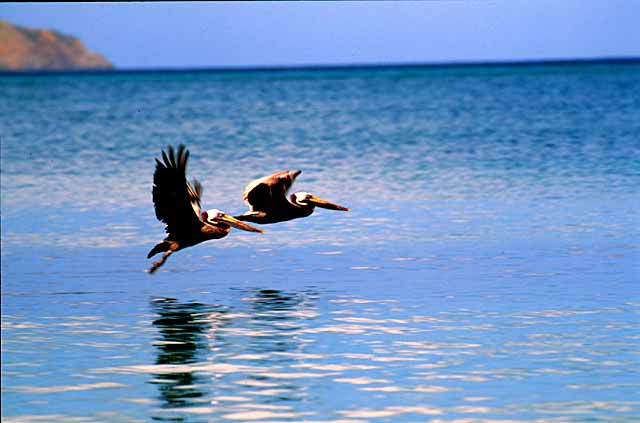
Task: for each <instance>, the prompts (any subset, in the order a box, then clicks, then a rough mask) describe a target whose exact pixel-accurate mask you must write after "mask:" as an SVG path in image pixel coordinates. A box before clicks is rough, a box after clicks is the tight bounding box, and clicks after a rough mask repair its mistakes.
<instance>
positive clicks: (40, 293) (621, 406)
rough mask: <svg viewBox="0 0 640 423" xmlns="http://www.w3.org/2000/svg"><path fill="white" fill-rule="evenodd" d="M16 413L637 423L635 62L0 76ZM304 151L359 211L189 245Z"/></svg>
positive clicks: (5, 343) (9, 343)
mask: <svg viewBox="0 0 640 423" xmlns="http://www.w3.org/2000/svg"><path fill="white" fill-rule="evenodd" d="M0 141H1V153H2V158H1V177H2V420H3V421H6V422H12V423H15V422H50V421H61V422H115V421H117V422H146V421H152V420H154V421H185V422H226V421H228V422H262V423H265V422H292V421H297V422H300V421H306V422H326V423H329V422H331V423H338V422H340V423H347V422H349V423H364V422H436V421H437V422H447V423H449V422H496V421H499V422H503V421H509V422H587V421H588V422H628V421H640V396H639V395H638V392H640V64H637V63H635V64H634V63H630V64H620V65H611V64H584V65H553V66H551V65H546V66H545V65H532V66H511V67H510V66H494V67H481V66H478V67H452V68H388V69H342V70H304V71H303V70H299V71H265V72H259V71H254V72H226V73H213V72H212V73H207V72H192V73H189V72H184V73H180V72H176V73H134V74H131V73H129V74H127V73H115V74H102V75H48V76H0ZM179 143H184V144H186V145H187V146H188V148H189V149H190V150H191V160H190V165H189V173H190V176H192V177H197V178H198V179H200V180H201V181H202V182H203V184H204V189H205V190H204V196H203V203H204V204H203V206H204V208H219V209H222V210H225V211H227V212H229V213H232V214H239V213H241V212H242V211H244V210H245V208H246V207H245V205H244V204H243V202H242V190H243V188H244V186H245V185H246V184H247V183H248V182H249V181H251V180H252V179H254V178H256V177H260V176H263V175H266V174H269V173H271V172H275V171H278V170H283V169H302V171H303V173H302V175H301V176H300V177H299V178H298V181H297V182H296V184H295V185H294V188H293V190H294V191H295V190H303V191H309V192H312V193H314V194H317V195H318V196H320V197H323V198H327V199H329V200H331V201H334V202H336V203H339V204H343V205H346V206H349V207H351V212H349V213H343V212H332V211H328V210H318V211H317V212H316V213H315V214H314V215H312V216H311V217H309V218H306V219H300V220H297V221H291V222H287V223H282V224H278V225H268V226H265V227H264V229H265V233H264V234H262V235H260V234H254V233H241V232H240V231H233V232H232V233H231V234H230V235H229V236H228V237H227V238H225V239H222V240H218V241H211V242H208V243H205V244H202V245H199V246H197V247H194V248H191V249H188V250H185V251H181V252H179V253H177V254H174V255H173V256H172V257H171V258H170V259H169V260H168V261H167V263H166V264H165V266H164V267H163V268H161V270H160V271H159V272H158V273H157V274H155V275H153V276H150V275H148V274H147V273H145V269H146V268H148V266H149V265H150V261H149V260H147V259H146V258H145V256H146V253H147V251H148V250H149V249H150V248H151V247H152V246H153V245H154V243H155V242H157V241H159V240H160V239H162V237H163V236H164V232H163V226H162V224H160V223H159V222H158V221H156V219H155V216H154V211H153V205H152V202H151V181H152V174H153V170H154V160H153V159H154V157H157V156H158V155H159V154H160V151H161V150H162V149H163V148H166V146H167V145H169V144H174V145H177V144H179Z"/></svg>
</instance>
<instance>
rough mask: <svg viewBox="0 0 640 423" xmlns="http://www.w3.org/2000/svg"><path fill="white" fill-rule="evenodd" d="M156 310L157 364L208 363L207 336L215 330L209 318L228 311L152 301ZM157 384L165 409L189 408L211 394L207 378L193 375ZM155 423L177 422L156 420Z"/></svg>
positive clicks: (170, 375) (165, 378) (184, 374)
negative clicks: (158, 335) (208, 390)
mask: <svg viewBox="0 0 640 423" xmlns="http://www.w3.org/2000/svg"><path fill="white" fill-rule="evenodd" d="M152 307H153V309H154V311H155V313H156V314H157V318H156V319H155V320H154V321H153V325H154V326H155V327H156V328H157V329H158V330H159V332H160V339H159V340H158V341H157V342H156V343H155V346H156V348H157V359H156V364H160V365H162V364H172V365H180V364H191V363H196V362H198V361H202V360H203V359H205V357H206V354H207V351H208V344H209V342H208V339H207V337H206V336H207V333H208V332H209V331H210V329H211V327H212V320H211V319H210V318H208V317H207V316H208V315H210V314H211V313H214V312H222V313H224V311H225V310H221V309H220V307H219V306H212V305H206V304H201V303H197V302H188V303H180V302H178V301H176V300H175V299H169V298H166V299H160V300H154V301H152ZM220 322H222V320H220ZM153 381H154V383H157V384H158V389H159V391H160V397H161V399H162V400H163V402H164V406H165V407H169V408H176V407H184V406H188V405H190V404H192V403H193V402H194V401H195V400H197V399H198V398H202V397H204V396H206V394H207V387H206V378H205V377H204V376H202V375H198V374H197V373H195V372H192V371H185V372H176V373H168V374H163V375H154V380H153ZM154 420H174V419H173V418H162V417H154Z"/></svg>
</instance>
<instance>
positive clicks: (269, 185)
mask: <svg viewBox="0 0 640 423" xmlns="http://www.w3.org/2000/svg"><path fill="white" fill-rule="evenodd" d="M300 173H302V172H301V171H299V170H292V171H288V170H285V171H282V172H277V173H274V174H273V175H269V176H265V177H264V178H260V179H256V180H255V181H253V182H251V183H250V184H249V185H247V187H246V188H245V190H244V194H243V200H244V202H245V203H246V204H247V205H248V206H249V211H248V212H246V213H243V214H241V215H240V216H236V218H237V219H238V220H243V221H247V222H253V223H259V224H267V223H277V222H285V221H287V220H291V219H297V218H300V217H307V216H309V215H311V214H312V213H313V211H314V210H315V208H316V207H322V208H325V209H330V210H344V211H348V210H349V209H348V208H346V207H342V206H339V205H337V204H333V203H330V202H328V201H326V200H323V199H321V198H318V197H316V196H314V195H312V194H309V193H307V192H296V193H295V194H292V195H291V197H289V198H288V197H287V191H288V190H289V188H290V187H291V185H292V184H293V181H294V180H295V179H296V177H297V176H298V175H299V174H300Z"/></svg>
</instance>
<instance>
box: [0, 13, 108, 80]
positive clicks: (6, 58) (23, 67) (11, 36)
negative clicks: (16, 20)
mask: <svg viewBox="0 0 640 423" xmlns="http://www.w3.org/2000/svg"><path fill="white" fill-rule="evenodd" d="M85 69H91V70H95V69H101V70H107V69H113V64H112V63H111V62H109V61H108V60H107V59H106V58H105V57H104V56H103V55H101V54H99V53H96V52H93V51H90V50H89V49H87V47H86V46H85V45H84V44H83V43H82V41H80V40H79V39H78V38H76V37H73V36H71V35H67V34H63V33H61V32H58V31H55V30H52V29H42V28H27V27H24V26H20V25H14V24H12V23H11V22H9V21H5V20H0V71H4V72H32V71H35V72H39V71H60V72H66V71H68V70H85Z"/></svg>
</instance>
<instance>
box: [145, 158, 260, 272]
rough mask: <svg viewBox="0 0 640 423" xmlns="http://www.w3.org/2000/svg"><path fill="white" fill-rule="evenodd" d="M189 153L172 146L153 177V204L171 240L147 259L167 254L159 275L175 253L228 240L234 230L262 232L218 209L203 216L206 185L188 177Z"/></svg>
mask: <svg viewBox="0 0 640 423" xmlns="http://www.w3.org/2000/svg"><path fill="white" fill-rule="evenodd" d="M188 159H189V150H186V149H185V147H184V145H180V147H178V154H177V155H176V154H175V152H174V150H173V147H171V146H169V154H168V155H167V154H166V153H165V152H164V151H163V152H162V162H161V161H160V160H158V159H156V171H155V173H154V174H153V202H154V205H155V210H156V217H157V218H158V220H160V221H162V222H164V223H165V225H166V228H165V230H166V231H167V234H168V235H167V237H166V238H165V239H164V240H163V241H161V242H160V243H158V244H157V245H156V246H155V247H153V248H152V249H151V251H149V254H148V255H147V258H151V257H152V256H154V255H155V254H157V253H160V252H164V254H163V255H162V258H161V259H160V260H158V261H156V262H154V263H153V265H152V266H151V268H150V269H149V273H153V272H155V271H156V270H157V269H158V268H159V267H160V266H162V265H163V264H164V262H165V260H167V258H168V257H169V256H170V255H171V254H172V253H174V252H176V251H179V250H182V249H183V248H187V247H192V246H194V245H196V244H199V243H201V242H204V241H208V240H210V239H219V238H224V237H225V236H227V234H228V233H229V232H230V231H231V226H233V227H234V228H238V229H243V230H245V231H250V232H262V229H258V228H255V227H253V226H251V225H248V224H246V223H244V222H240V221H239V220H237V219H235V218H233V217H231V216H229V215H228V214H225V213H223V212H221V211H220V210H217V209H212V210H207V211H203V212H202V213H200V196H201V195H202V185H201V184H200V183H199V182H198V181H195V180H194V181H193V186H192V185H191V184H189V182H188V181H187V177H186V171H187V160H188Z"/></svg>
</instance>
